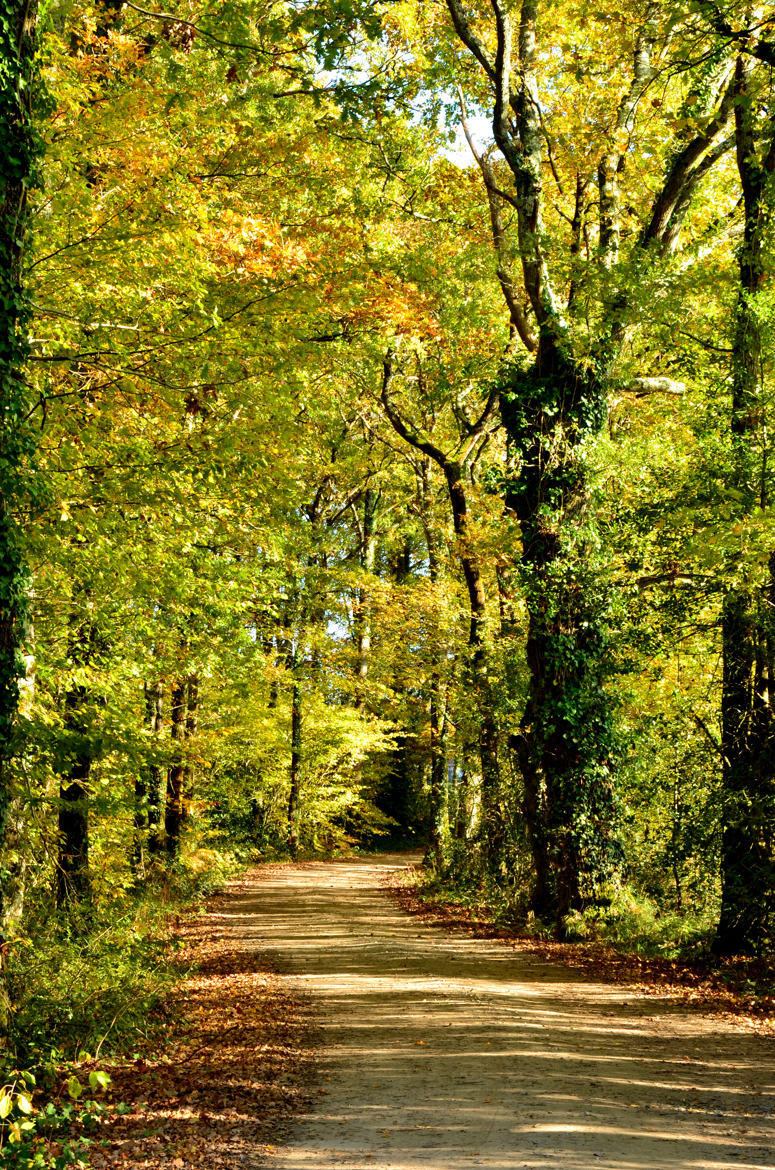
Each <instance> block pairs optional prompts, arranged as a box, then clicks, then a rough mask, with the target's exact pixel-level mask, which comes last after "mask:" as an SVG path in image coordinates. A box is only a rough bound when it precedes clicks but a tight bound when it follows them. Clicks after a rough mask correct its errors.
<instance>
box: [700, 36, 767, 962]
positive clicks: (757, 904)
mask: <svg viewBox="0 0 775 1170" xmlns="http://www.w3.org/2000/svg"><path fill="white" fill-rule="evenodd" d="M750 68H751V67H750V64H749V63H748V62H747V61H746V60H745V58H743V57H742V55H741V56H740V57H739V58H738V61H737V66H736V70H735V85H736V97H737V101H736V105H735V140H736V147H737V166H738V172H739V175H740V184H741V188H742V194H743V208H744V214H745V226H744V235H743V245H742V247H741V249H740V253H739V271H740V291H739V295H738V302H737V310H736V316H735V328H734V336H733V354H732V418H731V436H732V447H733V458H734V484H733V486H734V487H735V489H736V492H737V493H738V495H739V497H740V498H741V499H742V501H743V509H744V511H745V512H750V511H751V510H752V509H753V508H755V507H757V506H758V507H761V508H766V507H767V506H768V505H769V474H768V468H767V464H766V452H767V442H766V430H765V428H766V425H767V418H766V414H765V411H766V401H765V398H764V394H763V391H764V386H763V384H762V364H761V363H762V333H761V327H760V324H759V316H758V313H759V307H758V305H757V300H756V298H757V294H759V293H761V291H762V290H763V287H764V282H765V277H766V264H765V260H766V257H765V230H766V223H767V218H768V214H769V198H768V187H769V185H770V184H771V179H772V173H773V170H774V169H775V136H773V133H772V128H771V126H768V127H767V129H766V131H765V135H766V137H765V142H764V146H763V148H762V150H761V154H760V144H759V142H758V141H757V132H756V125H755V112H754V105H753V101H752V98H751V95H750V93H749V76H750ZM767 138H769V142H767ZM762 450H763V451H764V453H765V454H764V456H762V455H761V451H762ZM768 569H769V572H768V577H767V580H766V581H765V583H764V585H763V586H758V587H755V586H753V585H751V586H746V585H739V586H737V587H736V588H734V589H732V590H731V591H730V592H729V593H728V594H727V596H726V598H725V600H724V608H723V614H722V652H723V663H724V670H723V675H724V678H723V692H722V701H721V703H722V712H721V715H722V756H723V761H724V763H723V771H722V783H723V804H722V808H723V835H722V846H721V880H722V900H721V915H720V920H719V924H718V929H717V932H716V937H715V940H714V950H715V951H716V953H717V954H725V955H729V954H737V953H750V952H757V951H759V950H760V949H761V948H762V947H764V946H765V945H766V944H767V943H768V942H769V941H770V938H771V927H772V916H773V912H774V911H775V865H774V864H773V837H774V835H775V826H774V825H773V818H774V816H775V719H774V717H773V709H772V705H771V704H772V701H773V696H775V690H774V687H775V622H773V618H772V613H773V603H775V554H773V555H772V556H771V557H770V562H769V566H768Z"/></svg>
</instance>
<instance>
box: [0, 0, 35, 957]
mask: <svg viewBox="0 0 775 1170" xmlns="http://www.w3.org/2000/svg"><path fill="white" fill-rule="evenodd" d="M36 22H37V4H36V3H35V2H34V0H9V3H8V5H7V6H6V8H5V9H4V11H3V20H2V21H0V59H1V60H2V61H3V70H2V73H1V74H0V126H2V130H3V143H2V150H0V853H4V852H5V848H6V845H7V837H8V835H9V833H10V832H11V831H12V822H15V821H16V819H17V812H15V811H14V796H13V792H12V778H11V774H10V762H11V760H12V758H13V755H14V753H15V750H16V749H15V739H16V732H17V726H16V715H17V707H18V702H19V681H20V679H22V678H24V676H25V665H24V656H23V653H22V651H23V642H24V627H25V616H26V608H27V604H26V597H27V568H26V564H25V559H24V554H23V551H22V548H21V542H20V538H19V533H18V530H17V527H16V521H15V518H14V511H15V509H16V508H17V507H18V506H19V504H21V503H22V502H23V501H24V500H25V499H26V498H27V493H28V483H27V481H28V479H29V468H28V463H29V456H30V454H31V451H32V449H33V445H34V444H33V439H32V431H31V428H30V426H29V422H28V417H29V391H28V387H27V383H26V380H25V378H24V365H25V362H26V359H27V353H28V329H29V322H30V317H31V308H30V302H29V298H28V296H27V295H26V292H25V290H24V287H23V283H22V255H23V248H24V241H25V237H26V233H27V227H28V220H29V216H28V193H29V190H30V187H31V186H33V185H34V178H35V166H36V162H37V154H38V140H37V137H36V135H35V133H34V128H33V123H32V111H31V102H32V99H33V96H34V94H35V84H34V82H35V50H36V27H37V24H36ZM17 811H18V810H17ZM17 878H18V874H17V873H16V872H15V868H14V865H13V863H12V864H11V865H10V866H9V865H8V864H7V862H6V859H5V857H4V856H3V857H0V930H2V936H3V937H4V936H5V930H6V928H7V925H8V923H9V921H10V919H11V918H12V917H13V914H14V913H15V910H14V908H15V907H17V905H18V901H19V894H20V887H19V883H18V880H17ZM0 966H2V950H1V949H0Z"/></svg>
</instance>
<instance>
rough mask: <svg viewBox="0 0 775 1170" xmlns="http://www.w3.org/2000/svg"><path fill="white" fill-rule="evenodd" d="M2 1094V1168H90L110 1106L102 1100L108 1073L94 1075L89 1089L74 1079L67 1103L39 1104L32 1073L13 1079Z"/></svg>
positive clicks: (69, 1083) (67, 1088)
mask: <svg viewBox="0 0 775 1170" xmlns="http://www.w3.org/2000/svg"><path fill="white" fill-rule="evenodd" d="M11 1076H12V1078H13V1079H11V1080H10V1081H9V1083H7V1084H6V1085H4V1086H3V1087H2V1089H0V1164H2V1166H4V1167H9V1168H10V1170H66V1168H68V1167H86V1166H88V1165H89V1151H90V1149H91V1147H92V1146H93V1145H94V1141H95V1138H94V1136H92V1135H94V1134H95V1133H96V1132H98V1129H99V1124H100V1121H101V1119H102V1117H103V1115H104V1113H105V1106H104V1105H103V1104H102V1103H101V1102H100V1101H99V1099H98V1094H100V1093H101V1092H102V1091H104V1090H105V1089H106V1088H107V1087H108V1085H109V1084H110V1077H109V1076H108V1075H107V1073H105V1072H102V1071H99V1070H96V1069H95V1070H92V1071H91V1072H90V1073H89V1075H88V1079H87V1082H86V1084H82V1083H81V1081H80V1080H79V1078H78V1077H77V1076H75V1075H73V1076H70V1077H69V1078H68V1079H67V1082H66V1084H65V1089H64V1093H65V1094H66V1095H65V1096H64V1097H63V1099H59V1100H49V1101H47V1102H46V1103H45V1104H42V1105H41V1104H39V1103H38V1101H37V1096H38V1094H37V1093H36V1092H35V1085H36V1078H35V1076H34V1074H33V1073H31V1072H15V1073H12V1074H11Z"/></svg>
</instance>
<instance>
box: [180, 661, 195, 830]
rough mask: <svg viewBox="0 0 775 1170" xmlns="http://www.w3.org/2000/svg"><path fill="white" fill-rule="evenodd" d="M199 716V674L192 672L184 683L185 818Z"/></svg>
mask: <svg viewBox="0 0 775 1170" xmlns="http://www.w3.org/2000/svg"><path fill="white" fill-rule="evenodd" d="M198 717H199V675H198V674H195V673H192V674H190V675H189V676H188V681H187V683H186V726H185V732H184V739H185V741H186V748H187V753H186V765H185V767H184V769H183V805H182V809H181V815H182V818H183V820H185V819H186V817H187V816H188V812H189V806H190V803H191V800H192V798H193V795H194V763H193V759H192V755H191V749H192V746H193V740H194V739H195V738H196V730H197V722H198Z"/></svg>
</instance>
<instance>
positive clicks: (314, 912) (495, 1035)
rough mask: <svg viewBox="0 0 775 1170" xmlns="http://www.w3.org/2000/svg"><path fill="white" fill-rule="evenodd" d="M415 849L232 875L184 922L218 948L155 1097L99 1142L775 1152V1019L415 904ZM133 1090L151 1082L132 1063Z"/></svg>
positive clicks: (292, 1150)
mask: <svg viewBox="0 0 775 1170" xmlns="http://www.w3.org/2000/svg"><path fill="white" fill-rule="evenodd" d="M406 860H407V859H406V857H405V856H400V855H399V856H392V857H391V856H385V857H380V858H363V859H350V860H347V861H336V862H307V863H302V864H298V865H276V866H267V867H262V868H261V869H260V870H258V871H256V872H255V873H254V874H252V875H249V876H248V877H247V878H246V879H243V880H242V881H241V882H239V883H232V884H231V886H230V888H229V890H228V891H227V893H226V895H225V896H224V897H223V898H222V899H220V900H219V901H218V902H216V903H215V904H214V905H213V906H212V907H211V910H210V912H209V914H208V915H207V916H206V917H203V918H200V919H198V920H196V925H195V926H194V927H193V928H189V929H191V930H193V931H194V934H195V936H196V937H195V938H194V940H193V942H192V946H193V948H194V949H195V950H196V949H197V948H199V960H200V962H202V960H203V959H204V966H202V967H200V969H199V971H198V972H196V973H194V974H193V975H192V977H191V979H190V980H189V986H188V990H185V989H184V991H183V992H181V993H180V995H181V997H182V998H181V1001H180V1003H181V1010H185V1012H186V1015H187V1019H188V1023H189V1025H190V1026H191V1027H193V1031H194V1035H192V1036H189V1037H188V1038H187V1039H186V1040H185V1042H184V1041H182V1040H181V1041H180V1044H179V1048H180V1051H176V1049H175V1043H172V1045H171V1047H170V1044H169V1043H167V1044H165V1054H164V1057H163V1058H160V1059H159V1060H158V1061H155V1062H150V1063H149V1062H147V1061H143V1062H141V1063H142V1064H143V1065H144V1067H143V1068H142V1069H141V1070H140V1072H139V1074H136V1075H139V1077H140V1080H141V1081H143V1083H144V1084H145V1085H146V1088H145V1090H144V1093H145V1096H144V1097H143V1101H144V1102H145V1103H144V1104H143V1106H142V1107H138V1108H136V1109H133V1111H132V1113H130V1115H129V1117H128V1118H125V1119H123V1120H122V1121H121V1122H119V1123H118V1128H117V1129H116V1130H114V1132H113V1133H112V1134H111V1135H110V1136H111V1142H112V1145H111V1148H110V1152H109V1153H105V1154H104V1155H98V1158H99V1157H103V1158H104V1161H105V1162H107V1163H109V1164H112V1165H115V1164H116V1163H118V1164H120V1165H122V1166H124V1167H131V1168H134V1167H149V1168H150V1167H154V1168H156V1167H158V1166H159V1165H164V1166H165V1167H166V1166H172V1167H178V1168H186V1170H188V1168H189V1167H194V1168H196V1170H200V1168H201V1170H204V1167H205V1166H227V1167H229V1168H230V1170H232V1168H233V1170H238V1168H239V1167H242V1166H244V1167H246V1168H248V1170H252V1168H254V1167H256V1168H258V1167H264V1168H266V1170H367V1168H368V1170H372V1168H373V1170H468V1168H469V1167H474V1166H488V1167H490V1168H491V1170H523V1168H524V1170H538V1168H539V1167H541V1168H549V1170H589V1168H590V1167H600V1168H601V1170H678V1168H684V1170H689V1168H692V1170H698V1168H703V1170H728V1168H730V1167H742V1168H744V1170H760V1168H761V1170H763V1168H764V1167H769V1168H772V1167H775V1042H773V1040H772V1038H771V1037H769V1036H766V1035H762V1034H757V1032H756V1031H754V1030H753V1029H752V1028H750V1027H748V1026H746V1025H745V1024H744V1023H741V1022H740V1021H736V1020H734V1019H732V1018H730V1017H728V1016H725V1015H723V1014H718V1013H716V1014H708V1013H707V1012H706V1011H704V1010H702V1009H701V1008H698V1007H692V1005H691V1004H688V1003H687V1002H686V1000H685V998H684V997H683V996H682V995H680V994H675V991H674V989H671V988H670V987H665V988H662V989H660V988H658V987H654V986H651V987H649V988H644V987H643V986H639V985H637V984H627V983H615V982H611V981H603V980H601V979H596V978H594V977H591V974H590V972H588V971H587V972H584V971H581V970H577V969H573V968H569V967H568V966H567V965H562V964H559V963H556V962H551V961H547V959H546V958H545V957H544V956H543V955H541V954H538V953H535V952H531V951H530V950H525V949H522V948H519V949H515V948H514V947H512V946H508V945H505V944H504V942H503V941H500V940H498V939H493V938H481V937H472V933H471V931H470V930H469V931H464V930H462V929H459V928H455V929H450V928H449V927H448V926H446V925H441V924H439V923H434V922H432V921H428V920H425V919H423V918H422V917H418V916H411V915H409V914H407V913H406V911H405V910H403V909H402V908H401V907H400V906H399V905H398V904H397V902H396V900H395V898H394V897H391V895H390V892H389V891H388V890H387V889H386V888H385V887H386V883H388V882H390V880H391V879H395V877H396V876H397V875H399V874H400V871H401V869H403V868H404V867H405V866H406ZM208 954H209V956H210V958H209V960H208V958H207V955H208ZM267 970H271V971H273V972H275V974H273V975H267V974H265V973H264V974H262V973H261V972H262V971H263V972H266V971H267ZM178 1032H180V1028H179V1027H178V1026H175V1027H173V1028H172V1034H176V1033H178ZM130 1071H131V1070H130ZM151 1072H153V1078H152V1080H150V1079H149V1074H150V1073H151ZM122 1088H123V1089H124V1093H123V1095H124V1097H125V1099H126V1098H127V1093H128V1092H129V1097H131V1098H132V1099H134V1098H136V1096H137V1087H136V1080H135V1081H132V1082H131V1084H130V1083H126V1084H124V1085H123V1086H122V1085H121V1084H120V1083H119V1084H117V1086H116V1091H117V1094H118V1095H119V1096H121V1095H122V1093H121V1091H122ZM270 1143H271V1144H270ZM98 1164H99V1163H98Z"/></svg>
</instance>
